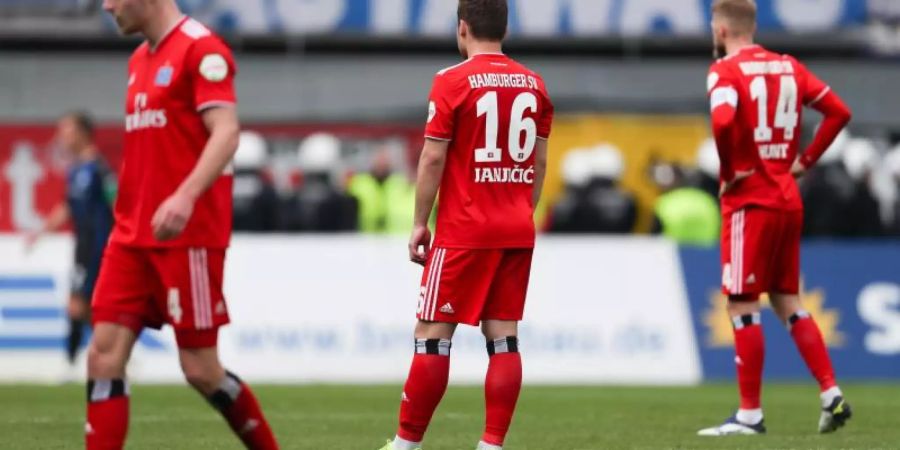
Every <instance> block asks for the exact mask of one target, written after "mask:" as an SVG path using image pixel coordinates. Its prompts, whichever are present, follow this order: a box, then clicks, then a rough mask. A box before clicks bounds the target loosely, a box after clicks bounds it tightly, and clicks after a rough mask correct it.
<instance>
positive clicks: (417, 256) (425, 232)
mask: <svg viewBox="0 0 900 450" xmlns="http://www.w3.org/2000/svg"><path fill="white" fill-rule="evenodd" d="M429 251H431V230H429V229H428V226H427V225H416V226H415V227H413V231H412V235H411V236H410V238H409V260H410V261H412V262H414V263H416V264H419V265H421V266H424V265H425V262H426V261H427V260H428V252H429Z"/></svg>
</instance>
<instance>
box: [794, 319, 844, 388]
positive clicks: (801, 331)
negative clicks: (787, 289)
mask: <svg viewBox="0 0 900 450" xmlns="http://www.w3.org/2000/svg"><path fill="white" fill-rule="evenodd" d="M788 323H789V326H790V327H791V336H792V337H793V338H794V343H795V344H797V349H798V350H799V351H800V354H801V355H802V356H803V360H804V361H806V366H807V367H809V371H810V372H812V375H813V376H814V377H815V378H816V381H818V382H819V388H820V390H821V391H822V392H825V391H827V390H828V389H831V388H833V387H835V386H837V383H836V382H835V380H834V369H833V368H832V366H831V358H829V357H828V350H827V349H826V348H825V340H824V339H823V338H822V332H821V331H819V326H818V325H817V324H816V321H815V320H813V318H812V316H810V315H809V313H808V312H806V311H800V312H798V313H796V314H794V315H792V316H791V317H790V319H788Z"/></svg>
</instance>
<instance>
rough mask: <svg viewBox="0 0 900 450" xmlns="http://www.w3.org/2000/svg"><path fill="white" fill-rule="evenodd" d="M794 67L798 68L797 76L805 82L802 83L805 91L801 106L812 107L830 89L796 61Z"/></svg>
mask: <svg viewBox="0 0 900 450" xmlns="http://www.w3.org/2000/svg"><path fill="white" fill-rule="evenodd" d="M794 65H795V67H798V68H799V75H800V76H801V77H803V79H804V80H805V81H806V82H805V83H803V85H804V86H805V89H804V91H803V104H804V105H806V106H810V107H811V106H813V105H815V104H816V103H818V102H819V101H821V100H822V99H823V98H825V96H826V95H828V93H829V92H831V87H829V86H828V85H827V84H825V82H824V81H822V80H820V79H819V77H817V76H816V75H815V74H814V73H812V71H810V70H809V69H807V68H806V66H804V65H803V64H800V63H799V62H797V61H796V60H795V61H794Z"/></svg>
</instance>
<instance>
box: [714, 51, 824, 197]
mask: <svg viewBox="0 0 900 450" xmlns="http://www.w3.org/2000/svg"><path fill="white" fill-rule="evenodd" d="M707 90H708V92H709V96H710V106H711V108H712V110H715V109H716V108H717V107H719V106H721V105H723V104H728V105H731V106H732V107H734V108H735V109H736V116H735V119H734V120H735V124H734V126H733V127H732V130H731V133H730V135H729V137H728V144H727V147H726V148H720V149H719V154H720V155H721V157H722V158H721V159H722V161H721V163H722V178H723V179H722V181H723V182H724V181H730V180H731V179H733V177H734V174H735V173H736V172H749V171H753V174H752V175H750V176H749V177H747V178H746V179H744V180H741V181H739V182H738V183H735V185H734V187H733V188H731V189H729V190H728V191H726V192H725V193H724V194H723V195H722V210H723V213H725V214H728V213H730V212H731V211H733V210H736V209H740V208H743V207H745V206H750V205H755V206H762V207H766V208H772V209H779V210H800V209H803V203H802V201H801V198H800V191H799V189H798V188H797V182H796V181H795V180H794V177H793V176H792V175H791V165H792V164H793V163H794V160H795V159H797V154H798V151H799V146H800V135H801V131H800V128H801V123H802V119H803V106H811V105H813V104H815V103H816V102H818V101H819V100H821V99H822V98H824V97H825V95H826V94H827V93H828V92H829V90H830V89H829V88H828V86H826V85H825V83H823V82H822V81H820V80H819V79H818V78H816V76H815V75H813V74H812V72H810V71H809V70H807V69H806V67H805V66H803V64H800V62H799V61H797V60H796V59H794V58H793V57H791V56H788V55H780V54H777V53H773V52H770V51H768V50H766V49H764V48H763V47H761V46H759V45H752V46H748V47H745V48H743V49H742V50H740V51H739V52H737V53H735V54H734V55H732V56H729V57H726V58H723V59H720V60H718V61H717V62H716V63H714V64H713V65H712V67H711V68H710V72H709V77H708V80H707Z"/></svg>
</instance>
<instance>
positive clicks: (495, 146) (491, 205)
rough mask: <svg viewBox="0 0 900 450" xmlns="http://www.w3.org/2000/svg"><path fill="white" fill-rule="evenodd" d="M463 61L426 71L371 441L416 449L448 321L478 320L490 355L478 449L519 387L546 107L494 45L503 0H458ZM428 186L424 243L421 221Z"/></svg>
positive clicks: (527, 74)
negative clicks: (398, 368) (403, 359)
mask: <svg viewBox="0 0 900 450" xmlns="http://www.w3.org/2000/svg"><path fill="white" fill-rule="evenodd" d="M458 15H459V22H458V30H457V31H458V32H457V40H458V43H459V50H460V53H461V54H462V56H463V57H464V58H466V60H465V61H464V62H462V63H460V64H457V65H456V66H453V67H449V68H446V69H444V70H441V71H440V72H438V73H437V75H436V76H435V78H434V84H433V87H432V91H431V95H430V99H429V105H428V108H429V110H428V124H427V125H426V129H425V137H426V141H425V146H424V149H423V151H422V155H421V159H420V161H419V172H418V181H417V186H416V210H415V219H414V228H413V232H412V237H411V238H410V242H409V256H410V259H411V260H412V261H413V262H415V263H418V264H422V265H424V266H425V270H424V274H423V276H422V285H421V291H420V297H419V305H418V311H417V318H418V320H419V321H418V324H417V325H416V329H415V354H414V356H413V361H412V367H411V368H410V371H409V377H408V378H407V381H406V385H405V387H404V389H403V396H402V402H401V404H400V426H399V429H398V430H397V435H396V437H395V438H394V440H393V441H392V442H388V444H387V445H386V446H385V447H384V449H383V450H391V449H395V450H411V449H416V448H419V447H420V446H421V442H422V438H423V436H424V435H425V431H426V429H427V428H428V424H429V422H430V420H431V417H432V414H433V413H434V411H435V409H436V408H437V406H438V403H439V402H440V401H441V397H442V396H443V395H444V391H445V390H446V388H447V377H448V374H449V371H450V346H451V339H452V337H453V333H454V331H455V329H456V326H457V325H458V324H467V325H479V324H481V329H482V331H483V333H484V336H485V338H486V340H487V352H488V355H489V357H490V362H489V365H488V369H487V377H486V380H485V400H486V424H485V428H484V434H483V435H482V438H481V442H479V443H478V448H479V449H491V450H493V449H500V448H502V446H503V440H504V438H505V437H506V433H507V431H508V430H509V425H510V422H511V421H512V416H513V411H514V410H515V406H516V401H517V400H518V397H519V391H520V389H521V385H522V360H521V358H520V357H519V342H518V338H517V334H518V322H519V321H520V320H522V313H523V310H524V307H525V295H526V291H527V289H528V279H529V275H530V271H531V257H532V251H533V248H534V241H535V225H534V219H533V215H534V206H535V205H536V204H537V201H538V199H539V197H540V194H541V186H542V185H543V180H544V173H545V167H546V159H547V139H548V138H549V136H550V128H551V123H552V121H553V105H552V103H551V102H550V98H549V96H548V95H547V89H546V87H545V85H544V81H543V79H541V77H540V75H538V74H537V73H535V72H534V71H532V70H529V69H528V68H526V67H525V66H523V65H521V64H519V63H517V62H516V61H514V60H512V59H510V58H509V57H508V56H506V55H504V54H503V53H502V41H503V38H504V36H505V35H506V29H507V20H508V7H507V3H506V0H459V6H458ZM439 189H440V201H439V202H438V212H437V229H436V236H435V239H434V242H433V243H432V239H431V231H430V230H429V229H428V218H429V215H430V214H431V211H432V208H433V206H434V202H435V198H436V196H437V193H438V190H439Z"/></svg>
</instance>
